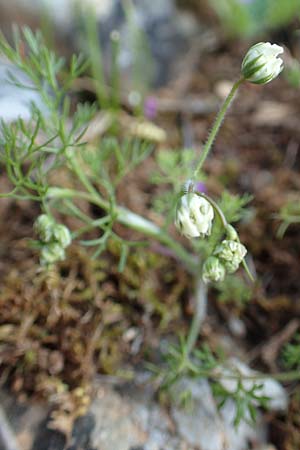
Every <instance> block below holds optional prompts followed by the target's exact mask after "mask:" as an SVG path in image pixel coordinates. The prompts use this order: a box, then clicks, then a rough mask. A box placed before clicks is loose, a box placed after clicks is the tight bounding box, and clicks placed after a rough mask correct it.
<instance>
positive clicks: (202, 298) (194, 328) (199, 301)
mask: <svg viewBox="0 0 300 450" xmlns="http://www.w3.org/2000/svg"><path fill="white" fill-rule="evenodd" d="M195 298H196V311H195V314H194V316H193V320H192V323H191V327H190V330H189V334H188V337H187V344H186V356H187V357H189V355H190V353H191V352H192V350H193V348H194V347H195V344H196V342H197V338H198V336H199V332H200V328H201V325H202V323H203V321H204V319H205V316H206V307H207V287H206V285H205V283H204V282H203V280H202V278H201V277H200V278H198V279H197V281H196V289H195Z"/></svg>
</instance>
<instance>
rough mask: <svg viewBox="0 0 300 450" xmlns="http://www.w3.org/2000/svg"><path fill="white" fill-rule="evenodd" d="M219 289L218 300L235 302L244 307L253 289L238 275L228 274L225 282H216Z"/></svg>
mask: <svg viewBox="0 0 300 450" xmlns="http://www.w3.org/2000/svg"><path fill="white" fill-rule="evenodd" d="M214 288H215V289H217V291H218V300H219V301H220V302H223V303H235V304H236V305H237V306H240V307H243V306H244V305H245V304H246V303H248V302H249V300H250V299H251V295H252V290H251V288H250V287H249V285H247V284H246V283H245V282H244V280H243V279H242V278H241V277H239V276H238V275H235V274H233V275H228V276H227V277H226V278H225V280H224V281H223V283H215V285H214Z"/></svg>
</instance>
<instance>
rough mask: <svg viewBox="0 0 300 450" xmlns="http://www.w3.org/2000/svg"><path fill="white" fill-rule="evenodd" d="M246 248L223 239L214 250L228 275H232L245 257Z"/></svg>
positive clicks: (238, 243) (235, 242)
mask: <svg viewBox="0 0 300 450" xmlns="http://www.w3.org/2000/svg"><path fill="white" fill-rule="evenodd" d="M246 253H247V250H246V247H245V246H244V245H243V244H241V243H240V242H237V241H231V240H228V239H225V240H224V241H222V242H221V244H220V245H218V247H217V248H216V249H215V251H214V255H216V256H217V257H218V258H219V259H220V260H221V261H222V263H223V264H224V266H225V269H226V270H227V272H228V273H234V272H236V271H237V269H238V268H239V265H240V264H241V262H242V261H243V259H244V257H245V256H246Z"/></svg>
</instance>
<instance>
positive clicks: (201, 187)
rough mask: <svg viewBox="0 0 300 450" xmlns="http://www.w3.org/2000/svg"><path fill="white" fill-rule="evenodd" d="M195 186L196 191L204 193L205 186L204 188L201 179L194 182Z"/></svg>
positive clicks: (205, 190)
mask: <svg viewBox="0 0 300 450" xmlns="http://www.w3.org/2000/svg"><path fill="white" fill-rule="evenodd" d="M195 187H196V191H198V192H202V193H203V194H206V192H207V188H206V185H205V183H203V181H198V183H196V186H195Z"/></svg>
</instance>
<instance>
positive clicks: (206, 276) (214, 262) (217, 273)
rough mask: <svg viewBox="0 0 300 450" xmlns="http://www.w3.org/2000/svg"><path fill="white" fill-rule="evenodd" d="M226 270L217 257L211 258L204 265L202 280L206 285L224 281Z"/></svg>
mask: <svg viewBox="0 0 300 450" xmlns="http://www.w3.org/2000/svg"><path fill="white" fill-rule="evenodd" d="M225 274H226V270H225V267H224V265H223V264H222V263H221V261H220V260H219V259H218V258H216V257H215V256H210V257H209V258H207V260H206V261H205V263H204V266H203V272H202V278H203V281H204V283H209V282H210V281H223V280H224V277H225Z"/></svg>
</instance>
